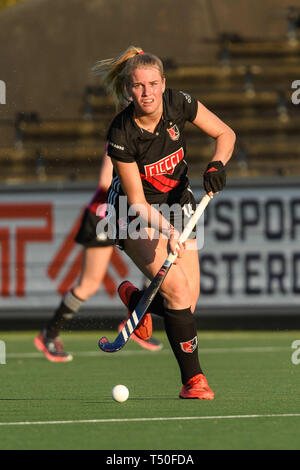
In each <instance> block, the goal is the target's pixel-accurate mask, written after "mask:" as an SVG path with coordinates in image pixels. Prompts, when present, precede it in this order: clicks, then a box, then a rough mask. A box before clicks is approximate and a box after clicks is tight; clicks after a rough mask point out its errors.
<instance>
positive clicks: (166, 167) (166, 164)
mask: <svg viewBox="0 0 300 470" xmlns="http://www.w3.org/2000/svg"><path fill="white" fill-rule="evenodd" d="M183 157H184V151H183V148H182V147H181V148H180V149H179V150H177V152H174V153H171V155H168V156H167V157H164V158H162V159H161V160H158V162H155V163H150V165H145V166H144V168H145V176H146V178H148V177H149V176H154V175H164V174H168V175H172V173H173V171H174V168H175V167H176V165H178V163H179V162H181V160H182V159H183Z"/></svg>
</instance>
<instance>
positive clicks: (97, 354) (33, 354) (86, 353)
mask: <svg viewBox="0 0 300 470" xmlns="http://www.w3.org/2000/svg"><path fill="white" fill-rule="evenodd" d="M290 350H291V348H290V347H286V346H284V347H283V346H261V347H256V346H249V347H236V348H201V347H200V348H199V353H200V354H224V353H225V354H234V353H264V352H267V353H268V352H270V353H272V352H277V351H290ZM70 353H71V354H73V355H74V356H76V357H99V358H103V359H104V358H107V357H116V354H112V353H111V354H103V352H101V351H100V350H99V351H80V352H71V351H70ZM166 353H167V354H171V349H169V348H165V349H163V350H162V351H154V352H153V351H146V350H140V351H132V350H129V351H126V350H123V351H121V352H119V354H118V356H119V355H120V354H122V355H125V356H136V355H144V354H153V355H156V354H166ZM6 357H7V358H12V359H31V358H36V357H44V355H43V353H39V352H23V353H22V352H16V353H8V352H7V353H6Z"/></svg>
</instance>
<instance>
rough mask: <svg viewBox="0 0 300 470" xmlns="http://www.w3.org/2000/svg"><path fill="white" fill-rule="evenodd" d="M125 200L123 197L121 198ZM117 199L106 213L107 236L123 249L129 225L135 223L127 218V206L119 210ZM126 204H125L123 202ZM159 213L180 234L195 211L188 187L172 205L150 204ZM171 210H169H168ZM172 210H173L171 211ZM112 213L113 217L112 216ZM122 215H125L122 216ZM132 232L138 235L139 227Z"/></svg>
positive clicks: (133, 219)
mask: <svg viewBox="0 0 300 470" xmlns="http://www.w3.org/2000/svg"><path fill="white" fill-rule="evenodd" d="M123 197H124V198H125V196H123ZM119 201H120V200H119V198H118V197H117V198H115V199H114V203H113V206H112V209H113V211H112V212H110V211H109V210H108V212H107V221H108V225H109V234H110V235H109V236H110V238H111V239H114V240H115V244H116V245H117V246H118V247H119V248H120V249H121V250H123V249H124V240H125V239H126V238H128V237H129V236H130V224H131V223H134V221H136V217H135V216H128V215H127V214H128V209H129V208H128V206H127V205H126V208H125V210H124V211H121V210H120V204H119ZM125 203H126V202H125ZM152 205H153V206H155V207H156V208H157V209H158V210H159V212H161V213H162V215H163V216H164V217H165V218H166V219H167V220H168V221H169V222H170V223H171V224H172V225H173V226H174V227H175V228H176V229H177V230H178V231H179V232H182V230H183V229H184V227H185V226H186V224H187V222H188V221H189V219H190V218H191V216H192V215H193V213H194V212H195V210H196V201H195V198H194V195H193V192H192V190H191V189H190V188H189V187H188V188H186V189H184V190H183V192H182V193H181V195H180V198H179V200H178V201H177V202H174V203H173V204H172V205H167V204H164V203H162V204H161V205H160V204H152ZM170 209H171V210H170ZM173 209H174V210H173ZM112 213H113V215H112ZM124 214H126V215H125V216H124ZM134 230H135V231H136V233H138V230H139V227H138V226H136V225H135V224H134ZM195 233H196V227H194V229H193V230H192V233H191V237H190V238H195Z"/></svg>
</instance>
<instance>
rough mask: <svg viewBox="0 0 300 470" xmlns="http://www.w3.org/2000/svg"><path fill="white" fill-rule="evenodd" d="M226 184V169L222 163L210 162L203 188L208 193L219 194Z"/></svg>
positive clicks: (204, 176) (204, 177) (205, 173)
mask: <svg viewBox="0 0 300 470" xmlns="http://www.w3.org/2000/svg"><path fill="white" fill-rule="evenodd" d="M225 184H226V172H225V167H224V165H223V163H222V162H221V161H216V162H210V163H209V164H208V165H207V168H206V170H205V172H204V175H203V186H204V189H205V191H206V192H207V193H210V192H213V193H218V192H219V191H221V190H222V189H223V188H224V186H225Z"/></svg>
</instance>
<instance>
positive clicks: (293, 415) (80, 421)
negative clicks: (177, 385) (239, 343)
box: [0, 413, 300, 426]
mask: <svg viewBox="0 0 300 470" xmlns="http://www.w3.org/2000/svg"><path fill="white" fill-rule="evenodd" d="M296 417H297V418H298V417H300V413H285V414H262V415H259V414H255V415H227V416H174V417H165V418H164V417H161V418H112V419H78V420H60V421H16V422H7V423H1V422H0V426H25V425H32V426H33V425H42V424H97V423H100V424H101V423H136V422H151V421H195V420H218V419H251V418H252V419H253V418H296Z"/></svg>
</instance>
